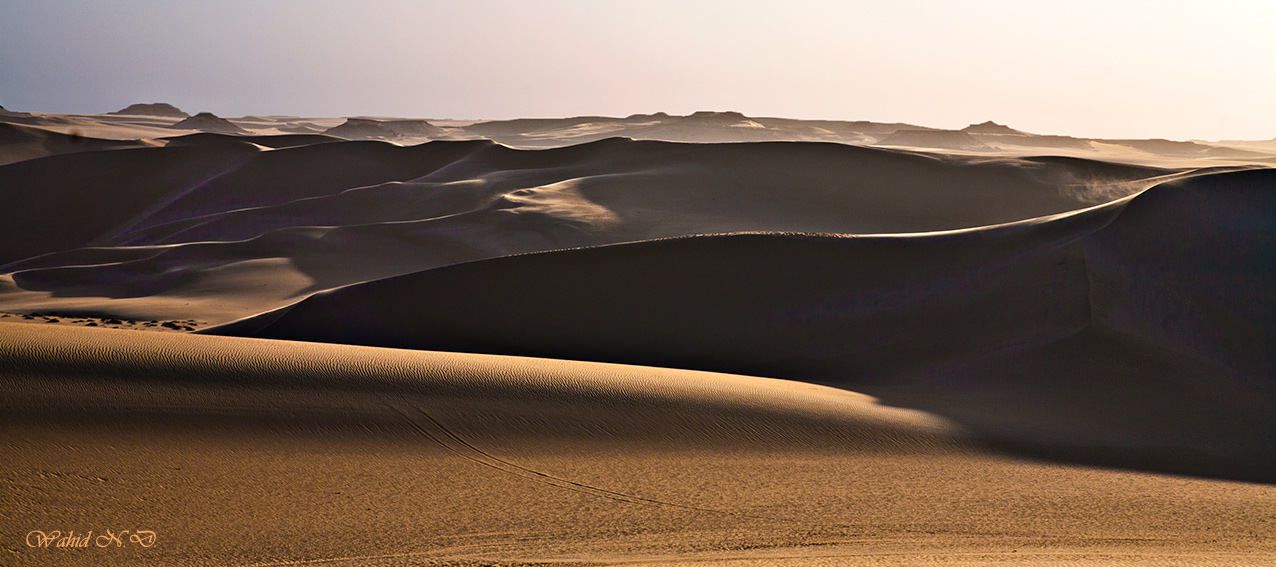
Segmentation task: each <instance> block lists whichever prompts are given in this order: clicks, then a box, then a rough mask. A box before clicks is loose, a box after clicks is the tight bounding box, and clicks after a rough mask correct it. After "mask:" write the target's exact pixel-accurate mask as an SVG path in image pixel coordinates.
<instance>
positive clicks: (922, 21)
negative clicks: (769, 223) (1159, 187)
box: [0, 0, 1276, 139]
mask: <svg viewBox="0 0 1276 567" xmlns="http://www.w3.org/2000/svg"><path fill="white" fill-rule="evenodd" d="M134 102H169V103H172V104H174V105H177V106H178V107H180V108H182V109H183V110H186V111H187V112H190V113H195V112H198V111H211V112H214V113H216V114H218V115H221V116H230V117H234V116H243V115H249V114H256V115H264V114H294V115H304V116H351V115H385V116H403V117H420V118H470V119H475V118H488V119H497V118H516V117H564V116H579V115H606V116H626V115H629V114H633V113H650V112H657V111H664V112H668V113H671V114H689V113H691V112H694V111H697V110H735V111H740V112H743V113H745V114H747V115H750V116H780V117H789V118H815V119H837V120H873V121H879V122H908V123H912V124H918V125H924V126H933V127H941V128H960V127H963V126H966V125H967V124H970V123H974V122H982V121H984V120H994V121H997V122H1000V123H1004V124H1008V125H1010V126H1012V127H1015V128H1019V129H1021V130H1027V131H1031V132H1037V133H1042V134H1067V135H1076V136H1089V137H1138V138H1170V139H1271V138H1273V137H1276V1H1271V0H1251V1H1242V0H1235V1H1227V0H1213V1H1190V2H1187V1H1173V0H1155V1H1151V0H1150V1H1133V0H1101V1H1071V2H1044V1H1028V0H1018V1H990V0H983V1H975V0H972V1H930V2H921V1H906V0H872V1H863V2H861V1H832V0H830V1H800V0H791V1H784V2H780V1H776V2H761V1H754V2H750V1H746V0H703V1H696V0H671V1H665V0H642V1H626V0H557V1H553V0H547V1H532V0H527V1H522V2H512V1H483V0H455V1H447V2H443V1H430V0H418V1H407V0H405V1H379V0H360V1H346V0H295V1H262V0H251V1H245V0H216V1H213V0H210V1H206V2H194V1H176V0H111V1H80V2H73V1H64V0H0V105H4V106H5V107H6V108H8V109H10V110H26V111H38V112H64V113H97V112H107V111H112V110H118V109H120V108H123V107H124V106H127V105H128V104H130V103H134Z"/></svg>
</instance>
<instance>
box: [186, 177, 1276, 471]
mask: <svg viewBox="0 0 1276 567" xmlns="http://www.w3.org/2000/svg"><path fill="white" fill-rule="evenodd" d="M1273 184H1276V176H1274V175H1273V172H1272V171H1270V170H1264V171H1252V172H1239V173H1227V174H1217V175H1210V176H1205V177H1199V178H1195V179H1192V180H1188V181H1182V182H1177V183H1171V184H1167V185H1162V186H1158V187H1156V188H1153V189H1150V190H1148V191H1146V192H1144V193H1141V194H1139V195H1138V196H1135V197H1132V198H1129V199H1127V200H1123V201H1117V202H1114V203H1111V204H1109V205H1104V206H1100V207H1097V208H1094V209H1090V210H1086V211H1082V212H1078V213H1075V214H1070V215H1064V216H1061V217H1058V218H1053V219H1038V220H1034V221H1028V222H1024V223H1018V224H1012V225H1006V226H1002V227H996V228H988V229H980V230H973V231H964V232H955V233H939V234H931V235H921V236H900V237H857V238H844V237H818V236H803V235H778V234H756V235H739V234H737V235H730V236H721V237H697V238H685V239H675V240H665V241H654V242H643V243H638V244H631V245H624V246H615V247H604V248H591V249H583V250H573V251H562V252H552V253H545V254H533V255H525V256H517V257H510V258H501V259H496V260H490V261H485V262H476V263H470V264H463V265H457V266H451V267H447V268H441V269H437V270H432V271H426V272H421V273H417V274H412V275H407V276H401V277H397V278H391V279H388V280H382V281H376V282H370V283H367V284H362V285H357V286H351V287H347V288H344V289H340V290H337V291H333V292H330V293H324V294H320V295H316V296H313V297H311V298H309V299H307V300H305V301H302V302H300V303H298V304H296V305H293V306H290V307H287V308H284V309H281V310H280V311H278V312H275V313H270V314H266V315H262V316H260V317H258V318H256V319H252V320H248V321H244V322H241V323H238V324H235V325H231V326H227V327H223V328H221V329H214V330H211V331H209V332H214V333H216V332H224V333H229V334H246V335H249V336H258V337H267V338H286V339H296V340H308V341H321V342H335V343H346V344H364V345H378V346H391V347H397V348H420V349H439V350H453V351H464V352H489V353H507V354H519V355H531V356H546V357H551V358H563V359H573V360H606V361H616V362H626V363H637V364H649V365H654V366H666V367H677V368H699V369H712V370H720V371H729V372H740V373H747V374H756V375H764V376H779V377H787V378H793V379H800V380H814V381H819V382H823V383H831V384H837V385H839V386H845V387H850V388H854V389H861V388H862V389H863V390H864V391H867V392H870V393H873V394H874V395H879V396H880V397H884V398H886V397H890V396H896V397H899V399H908V398H911V397H912V396H914V395H920V396H923V397H930V396H934V395H935V392H934V391H933V389H934V388H938V389H939V390H941V391H948V390H950V389H952V390H954V393H960V394H961V395H962V396H964V397H968V398H969V399H968V400H966V402H968V403H969V404H970V405H969V406H968V407H961V408H943V409H935V408H933V407H932V408H931V409H932V411H936V412H937V413H940V414H941V415H947V416H949V417H953V418H954V419H958V421H961V422H963V423H965V424H967V425H968V426H970V427H972V428H974V429H976V430H978V431H980V432H982V433H984V434H985V435H987V436H988V437H989V438H990V439H992V440H995V441H997V442H1003V443H1010V444H1014V445H1018V446H1024V447H1027V448H1029V449H1031V450H1034V451H1037V452H1045V453H1061V454H1068V455H1069V456H1076V457H1079V458H1083V459H1087V458H1093V459H1096V460H1098V461H1100V462H1104V463H1113V462H1115V463H1118V464H1123V465H1128V466H1149V467H1152V468H1155V469H1161V470H1172V471H1178V472H1191V473H1198V474H1209V475H1216V476H1224V477H1234V478H1246V479H1254V480H1264V481H1269V482H1270V481H1272V480H1276V459H1273V457H1272V455H1271V453H1270V450H1269V449H1270V447H1271V446H1272V444H1273V442H1276V438H1274V437H1273V431H1276V427H1274V426H1276V409H1273V407H1272V404H1271V401H1272V400H1273V393H1274V392H1276V383H1273V382H1272V381H1271V376H1273V375H1274V374H1276V365H1273V359H1272V356H1271V354H1270V349H1269V348H1267V346H1268V345H1270V344H1273V342H1276V334H1274V333H1273V327H1272V324H1271V321H1272V314H1273V313H1276V303H1273V299H1272V297H1271V294H1270V293H1268V292H1267V290H1270V289H1272V288H1273V287H1276V279H1273V272H1272V271H1271V270H1270V269H1269V268H1268V266H1267V263H1266V262H1265V261H1264V259H1266V258H1273V257H1276V249H1274V248H1273V245H1272V242H1271V239H1270V238H1268V237H1267V235H1269V234H1270V231H1271V218H1272V213H1273V212H1274V211H1276V193H1273V192H1272V190H1271V187H1272V186H1273ZM1212 250H1229V254H1228V255H1226V256H1219V255H1217V254H1214V253H1212V252H1210V251H1212ZM1202 273H1207V274H1211V277H1210V278H1201V277H1199V276H1197V275H1196V274H1202ZM458 289H464V290H467V291H466V294H465V295H464V296H459V297H458V296H457V295H456V294H455V293H451V292H450V291H449V290H458ZM1096 359H1097V360H1102V362H1101V363H1096V362H1095V360H1096ZM1047 361H1048V362H1047ZM1038 365H1040V366H1042V367H1043V368H1040V369H1033V367H1034V366H1038ZM1060 367H1067V368H1069V369H1070V370H1069V371H1060V370H1059V368H1060ZM1069 381H1072V384H1071V385H1073V386H1075V385H1079V384H1085V385H1086V386H1085V387H1084V388H1080V389H1072V388H1070V384H1069ZM937 384H938V386H937ZM950 384H951V385H950ZM917 388H923V389H925V388H930V389H928V390H923V391H922V392H920V393H917V392H916V389H917ZM963 388H964V389H965V390H963ZM1149 390H1156V391H1158V397H1157V399H1156V400H1154V401H1152V402H1150V403H1145V404H1142V405H1141V410H1140V411H1141V412H1142V413H1138V414H1135V413H1132V412H1130V411H1127V410H1123V409H1122V408H1123V406H1124V405H1125V404H1126V403H1127V402H1126V401H1124V400H1128V399H1129V398H1130V397H1132V396H1137V395H1139V394H1138V393H1139V392H1145V391H1149ZM1098 392H1105V393H1104V394H1099V393H1098ZM887 393H889V395H888V394H887ZM913 401H914V403H924V404H933V403H934V401H933V400H925V401H918V400H913ZM1025 412H1027V415H1025ZM1114 448H1119V449H1116V450H1113V449H1114ZM1125 449H1130V450H1129V451H1126V450H1125ZM1087 455H1090V456H1089V457H1087Z"/></svg>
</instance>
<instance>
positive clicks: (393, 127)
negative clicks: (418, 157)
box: [323, 118, 444, 141]
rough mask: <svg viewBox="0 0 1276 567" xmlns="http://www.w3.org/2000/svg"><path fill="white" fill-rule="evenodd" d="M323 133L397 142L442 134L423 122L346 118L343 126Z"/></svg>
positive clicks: (351, 138) (350, 138) (437, 129)
mask: <svg viewBox="0 0 1276 567" xmlns="http://www.w3.org/2000/svg"><path fill="white" fill-rule="evenodd" d="M323 133H324V134H328V135H330V136H341V137H342V138H346V139H349V140H386V141H397V140H402V139H404V138H428V137H431V136H437V135H440V134H443V133H444V131H443V129H442V128H439V127H438V126H435V125H433V124H430V123H429V122H426V121H425V120H372V119H370V118H347V119H346V121H345V123H344V124H340V125H338V126H334V127H332V128H329V129H327V130H325V131H324V132H323Z"/></svg>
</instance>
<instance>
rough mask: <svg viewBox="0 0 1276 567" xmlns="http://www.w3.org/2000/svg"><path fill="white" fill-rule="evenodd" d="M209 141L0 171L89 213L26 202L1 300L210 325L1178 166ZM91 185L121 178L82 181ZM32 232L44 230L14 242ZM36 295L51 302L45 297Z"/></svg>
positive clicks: (907, 225) (1043, 205) (914, 222)
mask: <svg viewBox="0 0 1276 567" xmlns="http://www.w3.org/2000/svg"><path fill="white" fill-rule="evenodd" d="M215 136H216V135H213V134H198V135H195V136H188V137H181V138H177V139H174V140H173V141H171V142H170V143H169V146H170V147H166V148H163V149H162V150H157V151H156V152H154V153H153V154H150V155H147V154H136V155H130V156H128V158H129V159H120V160H116V159H109V158H103V157H100V156H87V155H76V156H63V157H59V158H49V160H46V161H40V162H30V163H24V164H15V165H14V166H13V167H11V168H6V169H5V170H0V182H4V183H0V186H9V187H12V189H11V191H12V192H13V193H14V194H15V195H16V198H17V199H30V198H33V196H34V195H35V192H34V187H35V185H36V184H38V185H39V186H40V187H41V188H42V190H43V191H45V192H46V194H50V193H51V194H56V195H64V196H63V197H60V199H61V200H60V201H58V203H59V204H57V205H54V206H55V207H56V210H57V211H65V210H67V209H73V210H78V211H83V212H84V213H85V214H90V212H92V213H91V214H92V218H91V219H87V220H85V221H84V222H79V221H78V220H76V219H74V218H66V217H65V216H64V215H62V216H58V215H57V214H55V213H54V212H53V210H52V209H51V210H50V212H49V213H48V214H47V215H46V214H42V213H41V212H40V211H41V209H40V206H39V205H37V204H35V203H32V205H31V206H30V207H29V208H28V213H27V215H26V218H24V219H22V220H21V221H19V222H17V223H15V224H13V225H11V226H9V227H6V229H7V230H9V231H10V234H12V235H13V238H12V241H13V242H14V243H15V244H17V245H20V247H18V248H17V249H14V250H3V249H0V253H2V254H0V262H5V263H8V264H9V265H8V266H7V267H6V268H4V271H5V272H10V273H12V274H13V275H12V276H10V278H11V281H12V285H14V286H15V287H16V288H18V289H20V290H25V291H26V292H30V293H26V294H22V293H17V294H8V295H7V297H4V296H0V310H3V309H9V310H16V309H24V308H26V307H25V306H31V305H35V304H37V303H43V304H44V308H45V309H50V308H57V309H61V310H64V311H68V312H83V311H84V310H85V309H90V310H92V311H93V312H94V313H106V312H109V310H110V309H112V308H116V309H120V310H118V311H116V312H115V314H116V315H117V316H125V317H132V318H143V319H175V318H177V319H183V318H187V317H195V318H198V319H201V320H208V321H215V322H224V321H228V320H232V319H236V318H240V317H244V316H248V315H252V314H254V313H256V312H259V311H261V310H264V309H270V308H273V307H277V306H280V305H284V304H287V303H291V302H293V301H295V300H296V299H297V296H298V295H306V294H309V293H313V292H315V291H320V290H323V289H331V288H334V287H337V286H342V285H347V284H351V283H356V282H360V281H367V280H372V279H378V278H384V277H389V276H393V275H399V274H404V273H409V272H413V271H418V270H423V269H428V268H434V267H440V266H445V265H450V264H455V263H459V262H468V261H473V260H481V259H485V258H493V257H499V256H504V255H509V254H518V253H527V252H539V251H546V250H555V249H560V248H570V247H581V246H596V245H601V244H611V243H618V242H633V241H641V240H648V239H653V238H666V237H676V236H687V235H696V234H716V233H730V232H740V231H782V232H809V233H839V234H847V233H851V234H862V233H899V232H924V231H932V230H944V229H957V228H967V227H974V226H983V225H989V224H997V223H1004V222H1012V221H1017V220H1021V219H1025V218H1032V217H1037V216H1042V215H1050V214H1057V213H1061V212H1065V211H1069V210H1074V209H1077V208H1081V207H1085V206H1089V205H1091V204H1093V203H1096V202H1104V201H1107V200H1110V199H1113V198H1117V197H1120V196H1122V195H1125V194H1129V193H1131V192H1134V191H1137V190H1139V189H1141V188H1142V187H1145V186H1147V185H1148V184H1151V183H1155V182H1156V181H1157V180H1158V179H1162V178H1165V177H1166V176H1175V175H1186V174H1192V172H1191V171H1183V170H1179V171H1175V170H1166V169H1155V168H1146V167H1133V166H1124V165H1117V164H1109V163H1103V162H1094V161H1085V160H1074V159H1064V158H1003V159H998V160H987V159H985V158H962V157H953V156H947V157H938V156H928V155H918V154H914V153H909V152H899V151H888V150H878V149H867V148H858V147H853V146H846V145H838V144H820V143H770V144H677V143H663V142H635V141H631V140H625V139H608V140H603V141H599V142H595V143H591V144H584V145H580V146H572V147H567V148H559V149H551V150H536V151H528V150H515V149H511V148H507V147H504V146H499V145H495V144H492V143H490V142H482V141H460V142H432V143H428V144H423V145H418V146H412V147H398V146H395V145H391V144H384V143H377V142H345V143H337V144H331V143H323V144H319V143H310V142H320V141H328V140H329V138H318V139H316V138H312V137H300V138H299V137H298V136H281V137H272V138H271V139H269V140H267V139H261V138H256V137H242V138H227V137H215ZM273 140H278V141H273ZM221 142H225V143H221ZM248 142H251V143H252V144H254V145H248V144H247V143H248ZM195 144H198V145H195ZM263 144H265V145H274V146H279V147H280V149H276V150H270V151H266V150H267V149H268V148H267V147H265V146H263ZM294 144H305V145H295V146H294ZM177 146H189V147H183V148H179V147H177ZM254 148H256V149H254ZM169 156H173V157H169ZM183 156H190V157H183ZM182 160H187V161H196V160H203V161H199V163H200V164H207V165H194V164H192V165H190V166H182V165H180V164H181V163H183V162H182ZM183 168H185V169H183ZM46 170H50V171H54V173H51V174H49V175H45V174H44V171H46ZM6 179H7V180H8V181H5V180H6ZM98 179H107V180H110V181H111V182H113V183H118V184H119V185H118V186H112V187H118V188H114V189H110V190H109V191H107V192H105V193H102V194H96V193H90V194H85V193H83V192H82V191H81V188H82V187H84V186H86V185H89V184H93V183H97V180H98ZM126 187H129V188H127V189H126ZM131 187H136V188H131ZM124 191H127V192H129V193H130V195H128V196H127V198H124V199H112V200H113V202H112V203H110V205H109V206H108V207H107V208H106V209H105V210H107V211H110V210H114V209H121V210H119V213H118V214H116V215H114V216H112V215H104V214H102V211H99V210H97V209H96V208H95V207H96V206H97V205H95V204H94V203H95V201H94V200H93V199H94V198H95V197H94V196H95V195H100V196H102V197H105V195H106V194H110V195H115V194H117V193H119V192H124ZM75 195H78V196H79V197H74V196H75ZM967 203H979V204H980V205H979V206H964V205H965V204H967ZM126 204H131V205H130V206H129V207H128V208H127V209H124V208H123V207H124V206H125V205H126ZM55 217H57V218H55ZM53 222H64V223H66V224H68V225H71V226H73V227H74V228H72V229H70V230H67V229H63V228H60V227H56V226H53V225H52V224H50V223H53ZM41 226H43V227H44V228H41ZM42 231H47V232H57V234H56V235H52V236H51V237H49V238H40V239H38V240H34V239H24V238H21V237H19V235H37V234H40V233H41V232H42ZM85 246H91V248H84V247H85ZM121 246H127V247H128V248H127V249H126V250H121V249H120V248H119V247H121ZM40 254H43V256H38V255H40ZM24 258H25V259H24ZM279 258H283V259H286V260H287V262H286V263H281V264H277V265H276V268H277V269H276V268H269V267H266V266H264V265H263V264H262V261H264V260H271V259H279ZM20 259H24V260H21V261H19V260H20ZM249 262H255V264H252V265H253V266H255V268H253V270H252V273H253V274H256V275H253V276H251V277H254V278H258V279H260V280H261V281H260V282H259V283H260V285H262V286H265V290H264V291H263V293H266V294H268V295H269V296H270V297H265V296H262V299H261V300H260V301H252V302H248V303H244V302H241V301H238V299H237V297H236V294H238V293H239V290H240V286H239V284H232V283H230V282H229V281H228V282H227V283H225V284H224V286H225V287H227V288H233V289H234V290H235V291H234V292H233V293H228V294H222V295H221V296H220V297H218V298H217V301H216V302H215V303H216V304H217V305H218V306H219V307H216V308H215V309H208V310H201V311H200V312H199V313H180V312H174V311H172V310H171V309H169V307H167V306H165V305H163V304H154V305H153V307H155V308H156V309H154V310H152V311H149V312H148V311H146V309H145V308H144V306H141V305H139V304H137V303H133V304H131V305H120V304H118V303H115V302H100V301H99V302H97V303H96V304H95V303H94V302H92V301H91V300H85V299H80V298H92V297H105V298H122V297H134V298H135V297H142V296H154V295H160V294H164V295H175V296H183V297H189V296H191V295H206V293H207V291H205V290H208V289H210V288H211V289H214V290H215V289H216V288H217V287H218V284H216V283H208V280H207V278H206V277H205V276H207V277H213V278H217V277H222V276H219V275H215V274H212V272H211V270H212V268H215V267H219V266H228V267H230V266H236V265H239V266H240V267H244V266H245V265H246V263H249ZM229 269H230V271H229V272H228V274H229V275H226V276H225V277H227V278H230V280H233V281H240V280H241V273H242V271H241V270H239V269H238V268H234V267H231V268H229ZM261 270H265V271H261ZM195 271H199V272H201V274H200V275H199V277H196V275H197V274H195V273H193V272H195ZM271 271H273V272H274V274H275V275H274V276H273V277H272V276H270V275H269V273H268V272H271ZM192 278H194V279H192ZM15 291H16V290H15ZM33 294H34V295H33ZM50 294H52V296H50ZM51 297H62V298H67V299H65V300H54V301H53V305H50V304H49V300H50V299H51ZM59 301H60V302H61V303H60V304H59ZM263 301H264V302H265V303H264V304H263ZM272 303H273V304H272Z"/></svg>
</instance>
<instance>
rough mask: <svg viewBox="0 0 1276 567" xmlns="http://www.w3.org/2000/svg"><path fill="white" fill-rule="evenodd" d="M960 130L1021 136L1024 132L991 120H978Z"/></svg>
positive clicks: (969, 132) (972, 132)
mask: <svg viewBox="0 0 1276 567" xmlns="http://www.w3.org/2000/svg"><path fill="white" fill-rule="evenodd" d="M961 131H962V132H965V133H967V134H1014V135H1018V136H1022V135H1023V134H1025V133H1026V132H1021V131H1019V130H1015V129H1014V128H1011V127H1009V126H1006V125H1004V124H998V123H996V122H993V121H992V120H989V121H987V122H980V123H979V124H971V125H970V126H967V127H965V128H962V129H961Z"/></svg>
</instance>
